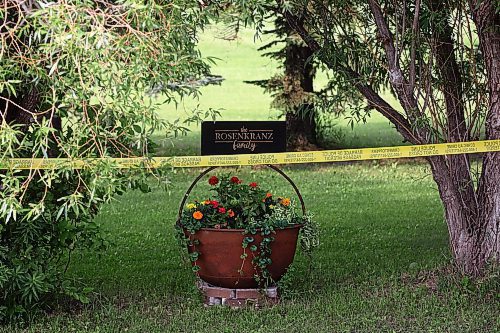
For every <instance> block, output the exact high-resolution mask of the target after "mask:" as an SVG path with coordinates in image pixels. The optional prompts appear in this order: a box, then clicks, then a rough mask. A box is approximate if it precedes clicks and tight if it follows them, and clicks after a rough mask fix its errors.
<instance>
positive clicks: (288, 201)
mask: <svg viewBox="0 0 500 333" xmlns="http://www.w3.org/2000/svg"><path fill="white" fill-rule="evenodd" d="M281 204H282V205H283V206H290V198H284V199H283V200H281Z"/></svg>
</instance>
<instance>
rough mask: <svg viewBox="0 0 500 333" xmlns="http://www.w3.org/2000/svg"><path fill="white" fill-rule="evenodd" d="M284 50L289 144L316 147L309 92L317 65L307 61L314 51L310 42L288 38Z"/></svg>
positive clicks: (294, 147) (311, 88)
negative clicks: (302, 42) (288, 40)
mask: <svg viewBox="0 0 500 333" xmlns="http://www.w3.org/2000/svg"><path fill="white" fill-rule="evenodd" d="M289 29H290V28H289ZM285 53H286V57H285V79H284V97H285V98H287V99H288V102H289V103H290V105H291V107H292V110H291V111H289V112H287V114H286V127H287V148H288V150H303V149H311V148H315V147H316V144H317V140H316V121H315V119H314V105H313V104H312V103H308V102H307V100H308V99H310V98H311V96H310V94H312V93H314V87H313V79H314V69H313V66H312V64H311V63H310V62H309V61H308V60H309V57H310V56H311V55H312V54H313V52H312V50H311V49H310V48H309V47H308V46H307V45H303V44H299V43H298V41H292V42H288V44H287V46H286V49H285ZM297 101H298V103H297ZM304 101H305V102H304Z"/></svg>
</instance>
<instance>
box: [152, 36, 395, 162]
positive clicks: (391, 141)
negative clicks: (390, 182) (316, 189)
mask: <svg viewBox="0 0 500 333" xmlns="http://www.w3.org/2000/svg"><path fill="white" fill-rule="evenodd" d="M221 29H223V28H221V27H217V26H216V27H211V28H209V29H207V30H206V31H205V33H203V34H202V35H201V36H200V48H201V50H202V53H203V55H204V56H213V57H216V58H218V59H219V60H218V61H217V65H216V66H214V68H213V73H214V74H218V75H222V77H224V81H223V82H222V84H221V85H220V86H218V85H215V86H214V85H212V86H206V87H202V88H201V96H200V97H199V98H198V99H189V98H186V99H184V100H182V101H181V103H179V104H178V105H174V104H169V105H165V106H164V107H163V109H162V110H161V115H162V116H163V117H164V118H165V119H169V120H175V119H177V118H178V117H179V116H180V117H181V119H185V118H187V117H188V116H189V115H190V114H191V112H192V111H193V110H195V109H202V110H208V109H210V108H212V109H217V110H219V111H220V113H221V117H220V118H219V119H220V120H277V119H279V116H280V112H279V111H278V110H275V109H272V108H271V107H270V104H271V102H272V98H271V97H270V96H269V95H268V94H265V93H264V91H263V89H262V88H260V87H257V86H255V85H251V84H247V83H245V82H244V81H251V80H263V79H268V78H270V77H271V76H273V75H274V74H276V73H277V72H278V71H279V70H278V69H277V67H278V63H277V62H276V61H275V60H272V59H269V58H267V57H262V56H261V54H262V52H259V51H258V50H257V49H258V48H259V47H260V46H262V45H265V44H266V43H268V42H269V41H270V38H271V36H268V35H264V36H261V39H257V40H255V42H254V31H253V30H251V29H242V30H241V31H240V34H239V38H238V39H237V40H235V41H231V42H229V41H226V40H222V39H220V38H217V36H219V35H220V34H221ZM325 78H326V76H325V75H324V73H320V74H318V77H317V80H316V83H315V84H316V86H317V87H318V88H320V87H321V86H323V85H325V84H326V79H325ZM384 97H385V99H386V100H387V101H388V102H389V103H390V104H391V105H393V106H394V107H396V108H398V104H397V101H396V100H395V98H394V97H393V96H391V95H390V94H388V93H386V94H385V95H384ZM346 109H348V105H346ZM348 117H349V112H346V115H343V116H340V117H335V116H329V115H326V118H327V119H328V123H329V124H332V125H333V129H332V130H331V131H327V132H326V133H324V135H325V137H323V138H321V139H322V141H323V142H324V143H325V146H326V148H338V147H342V148H361V147H384V146H395V145H402V144H403V138H402V136H401V135H400V134H399V133H398V132H397V131H396V130H395V129H394V128H393V126H392V125H391V124H390V123H389V121H388V120H386V119H385V118H384V117H382V116H381V115H379V114H378V113H375V112H374V113H371V114H370V116H369V117H368V118H367V122H366V124H365V123H362V122H361V123H355V124H354V127H353V128H351V124H350V122H349V118H348ZM188 128H189V130H190V131H191V132H190V133H189V135H187V136H181V137H178V138H176V139H175V140H174V141H173V142H172V141H171V140H170V139H168V140H167V139H162V138H161V135H160V134H158V136H157V141H158V142H160V144H161V147H160V149H159V151H158V155H163V156H165V155H169V156H172V155H198V154H199V152H200V130H199V125H197V124H191V125H190V126H188Z"/></svg>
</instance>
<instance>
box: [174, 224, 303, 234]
mask: <svg viewBox="0 0 500 333" xmlns="http://www.w3.org/2000/svg"><path fill="white" fill-rule="evenodd" d="M303 226H304V224H303V223H299V224H294V225H291V226H288V227H284V228H276V229H274V231H278V230H285V229H295V228H302V227H303ZM182 228H183V229H184V230H186V228H184V226H182ZM259 230H260V229H257V231H259ZM198 231H218V232H238V233H242V232H244V231H245V229H217V228H201V229H199V230H198Z"/></svg>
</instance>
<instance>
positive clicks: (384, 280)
mask: <svg viewBox="0 0 500 333" xmlns="http://www.w3.org/2000/svg"><path fill="white" fill-rule="evenodd" d="M230 170H233V171H234V172H236V171H237V172H238V175H239V176H240V177H241V178H243V179H244V180H245V181H254V180H255V181H258V182H259V183H261V184H266V185H269V187H270V188H271V189H272V190H273V193H286V194H291V191H292V190H291V189H290V188H289V187H288V185H287V184H286V183H285V181H284V180H282V179H281V178H280V177H279V175H278V174H276V173H274V172H272V171H270V170H267V169H250V168H241V169H238V170H235V169H230ZM285 170H286V172H287V173H288V174H289V175H290V176H291V177H292V179H293V180H294V181H295V182H296V183H297V184H298V185H299V186H300V189H301V191H302V193H303V195H304V197H305V201H306V205H307V207H308V209H309V210H310V211H312V212H314V214H315V216H316V218H317V220H318V221H319V222H320V223H321V230H322V246H321V247H320V249H319V251H318V252H317V254H316V255H315V260H314V269H313V271H312V273H311V274H310V275H308V274H307V267H308V262H307V260H306V259H305V258H304V256H302V255H301V254H300V253H299V254H298V255H297V257H296V261H295V263H294V267H293V272H292V273H291V274H290V281H291V285H290V287H289V289H288V290H287V293H286V295H287V298H285V299H284V300H283V302H282V304H280V305H279V306H276V307H274V308H267V309H262V310H254V309H241V310H237V311H235V310H230V309H225V308H218V307H215V308H205V307H203V305H202V302H201V299H200V296H199V294H198V293H197V291H196V289H195V287H194V276H193V274H192V272H191V270H190V269H189V267H188V265H186V264H185V263H183V262H182V260H181V258H180V253H179V250H178V248H177V246H176V242H175V240H174V235H173V225H174V221H175V219H176V211H177V205H178V203H179V199H180V198H181V197H182V194H183V193H184V191H185V190H186V188H187V187H188V185H189V183H190V182H191V181H192V179H193V178H194V177H195V175H197V173H198V172H199V170H195V169H191V170H178V171H177V172H176V173H175V174H172V179H173V180H174V183H173V185H172V188H171V194H170V195H168V194H167V193H165V192H164V191H161V190H154V191H153V192H151V193H148V194H142V193H138V192H129V193H127V194H126V195H124V196H123V197H121V198H120V201H119V202H116V203H115V204H113V205H109V206H106V207H105V208H104V209H103V211H102V212H101V214H100V215H99V217H98V221H99V223H100V224H102V226H103V229H104V232H105V233H106V234H107V237H108V239H109V240H110V242H111V244H112V245H111V246H110V248H109V250H107V251H106V252H104V253H102V254H101V255H98V254H96V253H93V252H83V253H78V254H77V255H75V256H74V258H73V259H74V262H73V265H72V266H71V269H70V271H69V275H70V276H71V277H75V278H80V279H82V281H84V282H85V283H86V284H88V285H91V286H93V287H95V291H96V293H95V294H94V295H93V297H92V302H91V304H89V305H86V306H83V307H82V306H70V307H69V310H68V306H67V305H64V304H63V305H61V306H60V307H59V308H57V309H55V311H54V312H53V313H51V314H49V316H48V317H46V318H42V317H39V318H37V319H36V320H35V321H34V322H33V323H32V324H31V325H30V326H28V328H25V329H19V331H23V332H119V331H128V332H207V331H218V332H310V331H315V332H379V331H383V332H495V330H498V329H500V323H499V319H498V303H495V302H496V301H495V297H497V295H495V293H494V292H495V289H491V288H489V287H488V285H487V284H484V285H482V288H481V289H476V288H475V287H473V288H471V287H468V288H467V286H466V285H464V284H463V283H460V281H458V282H456V281H453V280H451V281H450V280H449V279H447V278H445V277H444V276H445V275H443V274H441V273H439V272H438V269H440V268H442V267H446V266H447V264H448V262H449V253H448V248H447V231H446V227H445V225H444V223H443V219H442V214H443V213H442V208H441V204H440V202H439V199H438V197H437V194H436V190H435V188H434V184H433V182H432V180H431V178H430V177H429V176H428V172H429V170H428V169H427V167H426V166H423V165H419V164H404V165H397V164H379V163H359V164H345V165H328V166H326V165H325V166H307V167H303V168H297V167H290V168H285ZM263 186H264V185H263ZM207 187H208V185H206V183H203V184H200V185H199V186H198V188H197V193H198V194H199V193H200V192H202V191H204V190H206V188H207ZM194 195H195V196H196V192H195V194H194ZM488 288H489V289H488ZM496 300H498V299H496ZM0 331H1V330H0ZM4 331H16V329H14V327H12V326H11V327H8V328H5V329H4Z"/></svg>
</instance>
